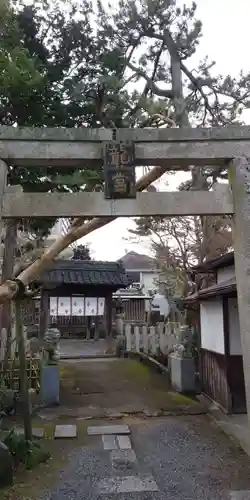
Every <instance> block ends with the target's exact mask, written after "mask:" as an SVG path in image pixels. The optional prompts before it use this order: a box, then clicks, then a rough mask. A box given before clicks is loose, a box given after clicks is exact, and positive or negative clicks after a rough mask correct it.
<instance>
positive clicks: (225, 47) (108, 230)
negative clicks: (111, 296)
mask: <svg viewBox="0 0 250 500" xmlns="http://www.w3.org/2000/svg"><path fill="white" fill-rule="evenodd" d="M180 3H183V2H180ZM188 3H190V2H188V1H186V4H188ZM196 3H197V5H198V9H197V17H199V19H201V21H202V23H203V38H202V40H201V43H200V48H199V50H198V51H197V57H196V60H197V59H198V60H199V59H201V58H202V57H203V56H205V55H208V56H209V59H212V60H215V61H216V63H217V66H216V68H217V72H218V73H221V74H223V73H224V74H228V73H229V74H231V75H236V74H237V73H239V72H240V70H241V69H243V70H245V71H248V70H250V63H249V59H248V50H249V48H248V47H249V19H250V2H249V0H237V2H235V1H233V0H209V1H208V0H197V1H196ZM194 62H195V60H194ZM190 69H192V68H190ZM180 178H181V173H179V174H178V179H177V178H176V176H175V177H174V179H173V178H172V177H171V179H170V181H169V183H170V187H171V188H172V189H173V190H174V189H176V187H177V185H178V184H179V183H180ZM129 227H133V222H132V220H130V219H118V220H116V221H114V222H112V223H111V224H109V225H107V226H106V227H104V228H101V229H98V230H97V231H95V232H93V233H92V234H90V235H89V236H86V238H85V239H84V240H83V242H88V243H90V245H91V249H92V251H93V256H94V258H96V259H100V260H116V259H118V258H119V257H121V256H122V255H123V254H124V253H125V251H126V249H127V250H129V251H130V250H136V251H138V252H143V251H145V246H142V245H140V244H139V245H138V244H137V245H136V246H135V245H131V244H129V243H128V242H126V241H124V238H126V237H128V231H127V228H129Z"/></svg>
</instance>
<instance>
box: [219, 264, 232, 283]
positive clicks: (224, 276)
mask: <svg viewBox="0 0 250 500" xmlns="http://www.w3.org/2000/svg"><path fill="white" fill-rule="evenodd" d="M233 276H235V267H234V266H228V267H223V268H222V269H218V271H217V283H220V282H221V281H225V280H228V279H229V278H232V277H233Z"/></svg>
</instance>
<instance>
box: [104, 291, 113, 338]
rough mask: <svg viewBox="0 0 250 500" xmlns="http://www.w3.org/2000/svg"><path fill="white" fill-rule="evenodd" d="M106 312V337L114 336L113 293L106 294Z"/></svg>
mask: <svg viewBox="0 0 250 500" xmlns="http://www.w3.org/2000/svg"><path fill="white" fill-rule="evenodd" d="M105 305H106V311H105V312H106V314H105V330H106V337H107V338H109V337H111V336H112V294H109V295H107V296H106V301H105Z"/></svg>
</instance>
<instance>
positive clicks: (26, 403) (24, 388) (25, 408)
mask: <svg viewBox="0 0 250 500" xmlns="http://www.w3.org/2000/svg"><path fill="white" fill-rule="evenodd" d="M15 316H16V339H17V344H18V356H19V364H20V388H21V401H22V412H23V423H24V435H25V439H26V441H31V440H32V421H31V403H30V396H29V384H28V377H27V367H26V353H25V341H24V336H23V324H22V317H21V301H20V300H19V299H17V300H15Z"/></svg>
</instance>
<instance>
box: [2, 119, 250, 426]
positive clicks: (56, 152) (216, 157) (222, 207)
mask: <svg viewBox="0 0 250 500" xmlns="http://www.w3.org/2000/svg"><path fill="white" fill-rule="evenodd" d="M112 139H113V131H112V130H107V129H97V130H90V129H56V128H55V129H47V128H44V129H27V128H22V129H19V128H13V127H0V159H1V160H0V198H1V203H0V225H1V224H2V223H3V221H4V219H8V218H14V219H17V218H35V217H41V218H44V217H54V218H57V217H98V218H101V217H102V218H104V219H103V224H102V223H100V224H99V226H97V227H101V226H102V225H105V224H106V223H107V222H109V220H112V219H114V218H116V217H134V216H150V215H159V216H173V215H176V216H178V215H179V216H181V215H186V216H187V215H220V214H234V215H235V217H234V219H235V231H234V250H235V265H236V280H237V290H238V303H239V317H240V329H241V343H242V352H243V366H244V376H245V386H246V399H247V409H248V417H249V419H250V127H234V126H233V127H232V126H231V127H229V128H226V127H224V128H212V129H188V128H187V129H158V130H156V129H138V130H137V129H121V130H116V141H117V142H119V141H130V144H131V141H132V143H133V147H134V153H135V155H134V165H136V166H143V165H154V166H156V167H157V166H158V167H159V168H160V169H159V172H158V175H157V177H160V174H163V173H164V172H165V171H167V170H174V169H176V170H185V169H187V168H188V167H189V166H190V165H197V166H205V165H209V166H210V165H213V166H220V167H225V168H228V169H229V181H230V182H229V185H219V186H217V187H216V189H214V190H213V191H210V192H204V191H189V192H188V191H181V192H174V193H169V192H160V193H155V192H150V193H145V192H144V193H143V192H142V193H137V195H136V196H134V197H132V198H130V199H119V200H117V199H116V200H114V199H107V198H105V197H104V194H103V193H100V192H94V193H93V192H91V193H90V192H89V193H87V192H85V193H74V194H68V193H23V192H22V190H20V189H16V188H15V187H7V183H6V178H7V169H8V166H9V165H11V166H20V167H25V168H29V169H32V168H35V167H40V168H41V167H49V166H50V167H53V166H54V167H57V168H61V169H62V171H63V169H64V168H65V167H66V168H75V169H80V168H84V167H85V168H87V167H92V166H95V165H101V162H102V161H103V143H105V142H106V141H112ZM157 177H156V178H157ZM107 218H108V219H107ZM110 218H111V219H110Z"/></svg>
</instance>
